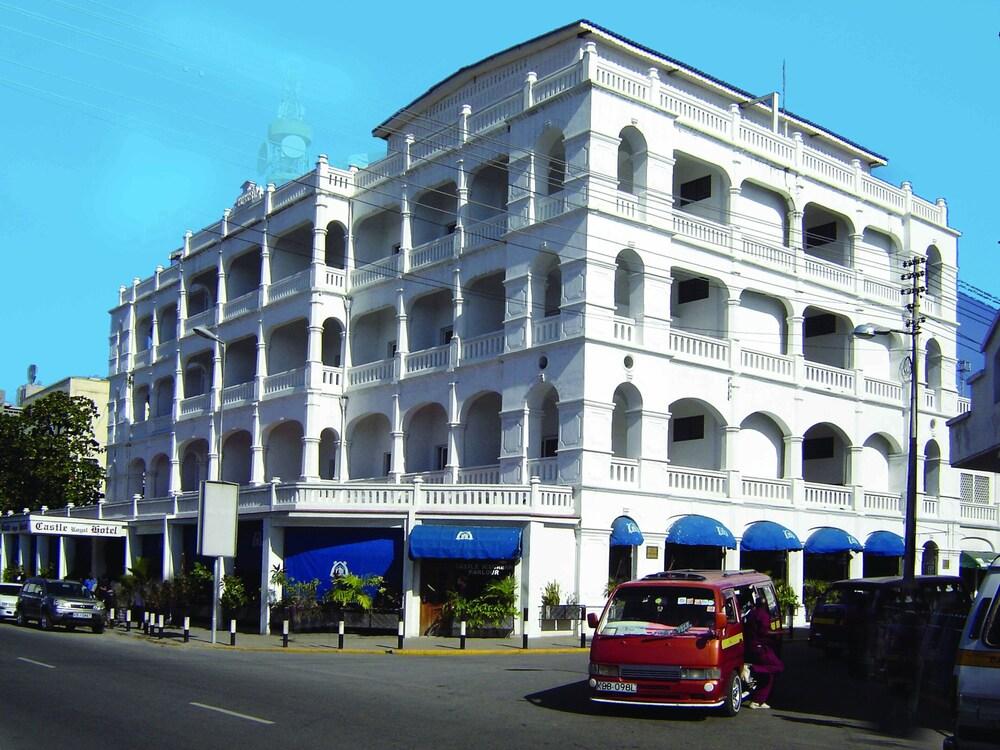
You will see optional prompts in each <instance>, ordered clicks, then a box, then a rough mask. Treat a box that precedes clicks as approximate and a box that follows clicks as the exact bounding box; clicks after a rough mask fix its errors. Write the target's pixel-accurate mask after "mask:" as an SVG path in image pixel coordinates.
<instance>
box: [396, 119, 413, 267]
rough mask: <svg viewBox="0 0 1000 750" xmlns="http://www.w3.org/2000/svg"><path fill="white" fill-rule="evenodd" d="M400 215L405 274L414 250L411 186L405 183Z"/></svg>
mask: <svg viewBox="0 0 1000 750" xmlns="http://www.w3.org/2000/svg"><path fill="white" fill-rule="evenodd" d="M407 138H408V139H412V138H413V136H407ZM411 142H412V141H411ZM399 215H400V223H399V252H400V254H401V255H402V256H403V259H402V267H401V270H402V271H403V272H404V273H405V272H406V271H409V270H410V250H411V249H412V248H413V223H412V218H411V215H412V214H411V211H410V199H409V186H408V185H407V184H406V183H405V182H404V183H403V184H402V185H400V187H399Z"/></svg>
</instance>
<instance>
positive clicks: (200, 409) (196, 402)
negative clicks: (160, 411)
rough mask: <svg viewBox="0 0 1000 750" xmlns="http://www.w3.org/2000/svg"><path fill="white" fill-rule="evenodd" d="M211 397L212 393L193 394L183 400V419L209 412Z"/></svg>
mask: <svg viewBox="0 0 1000 750" xmlns="http://www.w3.org/2000/svg"><path fill="white" fill-rule="evenodd" d="M210 398H211V394H208V393H202V394H201V395H199V396H191V397H189V398H186V399H184V400H183V401H181V419H184V418H185V417H200V416H201V415H203V414H207V413H208V407H209V400H210Z"/></svg>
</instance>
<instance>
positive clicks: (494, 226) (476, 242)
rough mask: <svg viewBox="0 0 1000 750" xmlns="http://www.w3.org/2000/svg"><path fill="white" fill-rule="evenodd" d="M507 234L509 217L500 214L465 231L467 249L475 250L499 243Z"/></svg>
mask: <svg viewBox="0 0 1000 750" xmlns="http://www.w3.org/2000/svg"><path fill="white" fill-rule="evenodd" d="M506 232H507V215H506V214H500V215H499V216H495V217H493V218H492V219H486V220H485V221H480V222H477V223H476V224H473V225H471V226H469V227H467V228H466V229H465V248H466V249H467V250H474V249H475V248H478V247H485V246H486V245H489V244H491V243H493V242H499V241H500V238H501V237H503V236H504V234H506Z"/></svg>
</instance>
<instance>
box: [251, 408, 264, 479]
mask: <svg viewBox="0 0 1000 750" xmlns="http://www.w3.org/2000/svg"><path fill="white" fill-rule="evenodd" d="M265 469H266V467H265V466H264V439H263V432H262V430H261V425H260V407H259V405H258V404H257V403H255V404H254V405H253V411H252V412H251V414H250V482H251V483H252V484H255V485H261V484H264V482H265V481H266V479H265V474H266V472H265Z"/></svg>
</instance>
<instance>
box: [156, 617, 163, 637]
mask: <svg viewBox="0 0 1000 750" xmlns="http://www.w3.org/2000/svg"><path fill="white" fill-rule="evenodd" d="M156 626H157V627H158V628H159V629H160V634H159V635H157V636H156V637H157V638H162V637H163V615H159V617H157V620H156Z"/></svg>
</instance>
